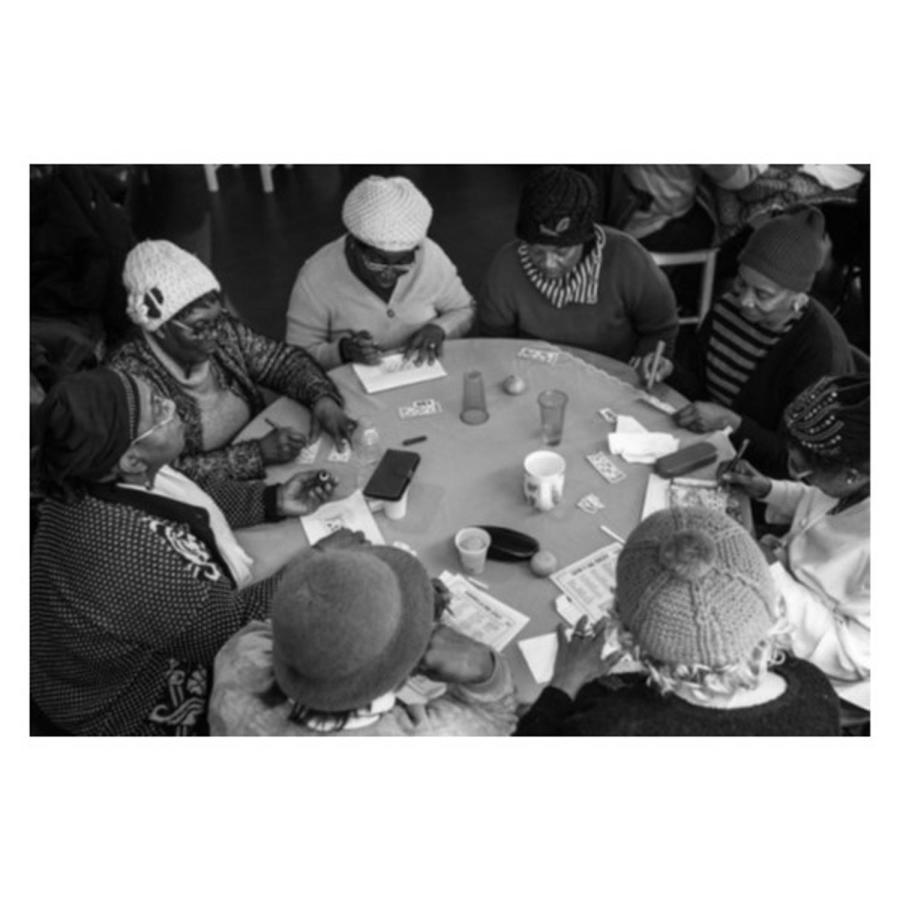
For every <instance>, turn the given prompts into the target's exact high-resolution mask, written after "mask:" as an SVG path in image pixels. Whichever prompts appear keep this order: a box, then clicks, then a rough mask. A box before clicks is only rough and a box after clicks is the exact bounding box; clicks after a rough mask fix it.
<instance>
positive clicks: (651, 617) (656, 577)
mask: <svg viewBox="0 0 900 900" xmlns="http://www.w3.org/2000/svg"><path fill="white" fill-rule="evenodd" d="M616 584H617V587H616V609H617V611H618V613H619V616H620V618H621V620H622V623H623V624H624V625H625V627H626V628H627V629H628V630H629V631H630V632H631V633H632V635H633V636H634V638H635V640H636V642H637V644H638V646H639V647H640V649H641V651H642V652H643V653H645V654H646V655H647V656H649V657H650V658H651V659H653V660H655V661H657V662H660V663H668V664H670V665H678V664H683V665H687V666H694V665H698V664H699V665H705V666H709V667H711V668H721V667H724V666H727V665H730V664H733V663H742V662H746V661H747V660H749V659H750V657H751V655H752V651H753V649H754V648H755V647H756V646H757V645H758V644H759V643H760V641H762V640H763V638H765V636H766V634H767V633H768V631H769V629H770V628H771V626H772V625H773V624H774V622H775V616H774V612H773V608H774V601H775V585H774V582H773V581H772V576H771V574H770V573H769V567H768V565H767V564H766V560H765V557H764V556H763V554H762V551H761V550H760V549H759V547H757V546H756V543H755V542H754V540H753V538H752V537H751V536H750V535H749V533H748V532H747V531H745V530H744V528H742V527H741V526H740V525H739V524H738V523H737V522H735V521H734V520H733V519H731V518H729V517H728V516H726V515H725V514H724V513H720V512H715V511H713V510H707V509H698V508H679V509H669V510H663V511H662V512H658V513H655V514H654V515H652V516H650V517H649V518H647V519H645V520H644V521H643V522H641V524H640V525H639V526H638V527H637V528H636V529H635V530H634V531H633V532H632V533H631V535H630V536H629V538H628V541H627V542H626V544H625V547H624V549H623V550H622V553H621V554H620V556H619V561H618V564H617V567H616Z"/></svg>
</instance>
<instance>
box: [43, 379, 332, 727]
mask: <svg viewBox="0 0 900 900" xmlns="http://www.w3.org/2000/svg"><path fill="white" fill-rule="evenodd" d="M36 432H37V437H38V448H39V449H38V461H37V466H38V471H39V473H40V477H41V480H42V482H43V485H44V489H45V491H46V493H47V495H48V496H47V499H46V500H45V501H44V503H43V506H42V508H41V514H40V519H39V522H38V525H37V530H36V533H35V536H34V539H33V542H32V554H31V693H32V697H33V699H34V701H35V702H36V703H37V705H38V706H39V707H40V709H41V710H42V711H43V712H44V713H45V715H46V716H48V717H49V718H50V719H51V720H52V721H53V722H54V723H55V724H56V725H57V726H58V727H60V728H62V729H64V730H66V731H68V732H71V733H74V734H83V735H170V734H180V735H193V734H202V733H203V732H204V731H205V724H206V702H207V695H208V691H209V676H210V669H211V666H212V661H213V658H214V657H215V654H216V652H217V651H218V650H219V648H220V647H221V646H222V644H224V643H225V641H226V640H227V639H228V638H229V637H230V636H231V635H232V634H233V633H234V632H236V631H237V630H238V629H240V628H241V627H242V626H243V625H244V624H245V623H246V622H248V621H250V620H251V619H255V618H259V617H262V616H265V615H266V614H267V611H268V603H269V598H270V596H271V594H272V591H273V590H274V587H275V583H276V581H277V577H276V574H277V573H278V572H279V571H280V569H281V568H282V567H283V566H284V564H285V563H286V562H287V561H288V559H289V558H290V557H291V556H292V555H293V554H294V553H295V550H292V549H290V548H289V547H288V546H287V544H286V542H271V543H270V544H269V545H259V544H257V545H256V546H259V550H260V553H259V554H258V555H255V556H254V557H251V556H250V555H249V554H248V553H247V551H246V549H245V546H244V545H245V543H246V540H245V537H244V535H245V534H246V532H245V531H244V530H243V529H245V528H246V527H248V526H253V525H257V524H258V523H260V522H262V521H264V520H269V521H273V520H276V519H279V518H281V517H282V516H297V515H304V514H306V513H308V512H311V511H312V510H314V509H315V508H316V507H317V506H318V505H319V504H320V503H321V502H322V501H323V500H326V499H327V498H328V497H329V496H331V494H332V492H333V490H334V485H335V482H334V480H333V479H332V478H330V476H327V475H326V474H325V473H322V474H321V475H320V474H319V473H315V474H313V475H312V476H310V475H308V474H305V475H304V474H298V475H296V476H294V477H293V478H292V479H290V480H289V481H287V482H285V483H284V484H282V485H272V486H270V487H266V486H265V485H264V484H263V483H262V482H252V483H251V482H242V481H226V480H221V479H216V480H213V481H208V482H205V483H204V484H203V486H201V484H199V483H195V482H194V481H192V480H191V479H189V478H187V477H186V476H185V475H183V474H181V473H179V472H176V471H175V470H174V469H172V468H171V467H170V463H171V462H172V461H173V460H175V459H176V457H178V455H179V454H180V453H181V450H182V447H183V445H184V425H183V423H182V421H181V419H180V417H179V416H178V413H177V412H176V410H175V405H174V403H173V402H172V401H171V400H170V399H168V398H165V397H163V396H161V395H160V394H159V393H158V392H157V391H155V390H154V389H153V388H151V386H150V385H149V383H147V382H145V381H141V380H139V379H135V378H132V377H131V376H130V375H128V374H127V373H124V372H116V371H113V370H111V369H106V368H99V369H94V370H92V371H89V372H80V373H77V374H74V375H70V376H68V377H67V378H65V379H63V380H62V381H60V382H58V383H57V384H56V385H54V387H53V388H51V389H50V391H49V392H48V394H47V397H46V399H45V400H44V402H43V403H42V404H41V406H40V407H39V409H38V411H37V416H36ZM204 488H206V489H208V492H207V490H205V489H204Z"/></svg>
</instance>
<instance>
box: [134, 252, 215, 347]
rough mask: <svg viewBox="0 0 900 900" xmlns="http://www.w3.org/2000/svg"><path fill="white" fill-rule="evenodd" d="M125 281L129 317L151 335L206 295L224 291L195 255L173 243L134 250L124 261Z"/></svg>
mask: <svg viewBox="0 0 900 900" xmlns="http://www.w3.org/2000/svg"><path fill="white" fill-rule="evenodd" d="M122 281H123V283H124V284H125V290H126V291H127V292H128V317H129V318H130V319H131V321H132V322H134V324H135V325H140V327H141V328H143V329H144V331H151V332H152V331H156V330H157V329H158V328H159V327H160V325H163V324H165V323H166V322H168V321H169V319H171V318H172V316H174V315H175V314H176V313H178V312H180V311H181V310H182V309H184V308H185V307H186V306H189V305H190V304H191V303H193V302H194V301H195V300H198V299H199V298H200V297H202V296H203V295H204V294H208V293H209V292H210V291H220V290H221V287H220V285H219V282H218V281H217V280H216V276H215V275H213V273H212V272H210V270H209V269H207V268H206V266H205V265H203V263H202V262H200V260H199V259H197V257H196V256H194V255H193V254H191V253H188V252H187V251H186V250H182V249H181V247H178V246H176V245H175V244H173V243H171V242H170V241H142V242H141V243H140V244H138V245H137V246H136V247H134V248H133V249H132V250H131V252H130V253H129V254H128V256H127V257H126V259H125V270H124V272H123V273H122Z"/></svg>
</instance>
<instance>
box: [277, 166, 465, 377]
mask: <svg viewBox="0 0 900 900" xmlns="http://www.w3.org/2000/svg"><path fill="white" fill-rule="evenodd" d="M431 216H432V209H431V204H430V203H429V202H428V200H426V199H425V196H424V195H423V194H422V192H421V191H420V190H419V189H418V188H417V187H416V186H415V185H414V184H413V183H412V182H411V181H410V180H409V179H408V178H403V177H401V176H397V177H393V178H382V177H381V176H378V175H370V176H369V177H368V178H364V179H363V180H362V181H361V182H360V183H359V184H357V185H356V187H354V188H353V190H351V191H350V193H349V194H348V195H347V197H346V199H345V200H344V206H343V210H342V219H343V222H344V227H345V228H346V229H347V234H345V235H342V236H341V237H339V238H338V239H337V240H335V241H332V242H331V243H329V244H326V245H325V246H324V247H322V248H321V249H320V250H319V251H318V252H317V253H315V254H314V255H313V256H311V257H310V258H309V259H308V260H307V261H306V263H305V264H304V265H303V268H301V269H300V272H299V273H298V275H297V280H296V281H295V282H294V287H293V289H292V290H291V297H290V301H289V302H288V311H287V337H286V338H285V340H287V342H288V343H289V344H296V345H297V346H299V347H303V348H304V349H305V350H308V351H309V353H310V354H311V355H312V356H313V357H314V358H315V359H316V360H318V362H319V363H320V364H321V365H322V366H323V367H324V368H325V369H333V368H334V367H335V366H339V365H341V364H342V363H349V362H358V363H365V364H367V365H374V364H377V363H378V362H379V360H380V359H381V355H382V353H384V352H390V351H398V350H402V351H403V353H404V355H405V356H406V357H407V358H409V359H412V360H414V361H415V362H416V363H417V364H418V363H422V362H425V361H432V360H434V359H435V358H436V357H438V356H440V355H441V348H442V346H443V343H444V341H445V340H447V339H449V338H457V337H462V336H463V335H464V334H466V332H467V331H468V330H469V327H470V326H471V324H472V319H473V318H474V315H475V313H474V309H473V305H472V297H471V295H470V294H469V292H468V291H467V290H466V289H465V287H464V286H463V283H462V281H461V280H460V278H459V275H457V273H456V267H455V266H454V265H453V263H452V262H451V261H450V259H449V258H448V257H447V254H446V253H444V251H443V250H442V249H441V248H440V247H439V246H438V245H437V244H436V243H435V242H434V241H433V240H431V238H429V237H427V233H428V226H429V224H430V223H431Z"/></svg>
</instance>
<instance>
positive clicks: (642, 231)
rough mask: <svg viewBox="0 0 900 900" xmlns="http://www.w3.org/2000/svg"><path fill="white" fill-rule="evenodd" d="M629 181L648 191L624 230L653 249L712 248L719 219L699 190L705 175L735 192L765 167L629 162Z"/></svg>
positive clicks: (716, 183)
mask: <svg viewBox="0 0 900 900" xmlns="http://www.w3.org/2000/svg"><path fill="white" fill-rule="evenodd" d="M622 168H623V169H624V174H625V178H626V179H627V180H628V182H629V184H631V186H632V187H633V188H634V189H635V190H636V191H638V192H639V193H642V194H644V195H646V197H647V200H646V202H645V203H644V204H643V205H642V206H641V207H640V208H639V209H637V210H635V212H633V213H632V215H631V217H630V218H629V220H628V222H627V223H626V224H625V227H624V230H625V231H627V232H628V234H630V235H632V236H633V237H635V238H637V239H638V240H639V241H640V242H641V244H643V246H644V247H646V248H647V249H648V250H659V251H668V252H681V251H686V250H701V249H704V248H707V247H712V246H713V243H714V238H715V231H716V223H715V218H714V216H713V214H712V213H711V212H710V211H709V209H708V207H707V205H706V204H704V203H703V201H702V199H701V196H700V194H699V193H698V189H699V188H700V185H701V184H702V183H703V181H704V179H708V180H709V181H710V182H711V183H712V184H714V185H716V186H718V187H720V188H723V189H725V190H729V191H739V190H741V189H742V188H745V187H747V185H749V184H752V183H753V182H754V181H755V180H756V179H757V178H758V177H759V176H760V175H761V174H762V173H763V172H764V171H765V170H766V169H767V168H768V166H765V165H706V166H699V165H662V166H655V165H652V166H651V165H627V166H623V167H622Z"/></svg>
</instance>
